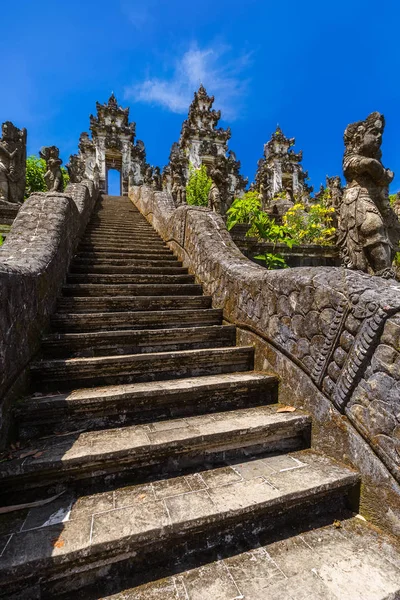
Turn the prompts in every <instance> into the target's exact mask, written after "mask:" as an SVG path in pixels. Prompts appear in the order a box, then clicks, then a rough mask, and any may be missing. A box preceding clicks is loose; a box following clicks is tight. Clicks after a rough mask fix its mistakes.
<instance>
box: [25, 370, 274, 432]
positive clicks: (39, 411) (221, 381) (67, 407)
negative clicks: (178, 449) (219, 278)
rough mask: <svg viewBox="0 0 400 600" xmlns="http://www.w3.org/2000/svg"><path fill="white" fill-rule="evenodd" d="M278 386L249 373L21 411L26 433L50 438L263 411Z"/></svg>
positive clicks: (53, 399)
mask: <svg viewBox="0 0 400 600" xmlns="http://www.w3.org/2000/svg"><path fill="white" fill-rule="evenodd" d="M277 384H278V381H277V379H276V377H274V376H271V375H264V374H261V373H246V372H244V373H230V374H222V375H205V376H202V377H195V378H190V379H172V380H167V381H156V382H145V383H134V384H131V385H123V386H108V387H100V388H86V389H85V388H84V389H80V390H76V391H72V392H70V393H67V394H53V395H51V394H50V395H47V396H42V395H40V394H35V395H34V396H31V397H30V398H28V399H27V400H26V401H25V402H24V403H23V404H22V405H21V406H20V409H19V413H20V420H21V422H22V424H23V425H24V427H25V430H27V431H32V430H34V431H35V432H36V433H37V432H39V434H41V435H43V436H46V435H49V433H50V432H54V431H58V432H63V431H78V430H79V431H81V430H91V429H103V428H104V427H105V426H106V425H109V426H114V427H117V426H119V425H127V424H130V423H132V424H134V423H139V422H142V421H151V420H152V418H153V420H154V419H155V418H163V419H166V418H172V419H176V418H177V417H181V416H191V415H195V414H206V413H213V412H217V411H218V410H219V411H221V410H225V409H227V410H230V409H236V408H248V407H250V406H259V404H260V399H262V402H263V404H264V405H267V404H272V403H275V402H276V401H277V398H278V385H277ZM20 424H21V423H20ZM25 437H27V436H25Z"/></svg>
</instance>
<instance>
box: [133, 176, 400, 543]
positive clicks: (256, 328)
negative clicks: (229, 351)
mask: <svg viewBox="0 0 400 600" xmlns="http://www.w3.org/2000/svg"><path fill="white" fill-rule="evenodd" d="M130 197H131V199H132V201H133V202H134V203H135V204H136V206H137V207H138V208H139V209H140V210H141V212H142V213H143V214H144V215H145V216H146V217H147V219H148V220H149V221H150V222H151V223H152V224H153V226H154V227H155V228H156V230H157V231H158V232H159V233H160V234H161V236H162V237H163V238H164V240H166V241H167V242H168V244H169V246H170V247H171V249H172V250H174V252H175V253H176V254H177V255H178V256H179V258H180V259H181V260H182V261H183V263H184V265H185V266H187V267H188V268H189V271H190V272H192V273H194V274H195V275H196V277H197V278H198V280H199V282H200V283H202V285H203V287H204V291H205V293H208V294H210V295H212V296H213V303H214V306H215V307H216V308H223V310H224V318H225V319H226V321H227V322H230V323H234V324H235V325H237V327H238V329H239V334H238V335H239V341H240V342H241V343H243V344H249V343H252V344H253V345H254V346H255V347H256V350H257V352H256V361H257V365H256V366H257V368H259V369H260V370H261V369H263V370H271V369H272V370H273V371H275V372H276V373H277V374H278V375H279V376H280V377H281V397H283V398H284V399H285V400H286V401H287V402H288V403H290V404H295V405H297V406H299V407H300V406H301V407H304V408H305V409H306V410H308V411H310V412H311V413H312V415H313V418H314V422H315V428H314V432H313V435H314V442H315V444H316V447H318V448H319V449H321V450H324V451H326V452H328V453H330V454H331V455H333V456H335V457H336V458H339V459H342V460H344V461H345V462H348V463H350V464H353V465H354V466H356V467H357V468H358V469H359V470H360V472H361V474H362V476H363V490H362V503H363V510H364V514H368V515H369V516H370V517H371V518H372V520H374V518H375V520H377V521H379V522H380V523H384V524H385V525H386V526H388V527H389V528H392V530H393V531H397V532H400V502H399V499H400V485H399V483H400V312H399V311H400V284H399V283H396V282H394V281H387V280H384V279H382V278H380V277H371V276H369V275H365V274H363V273H360V272H355V271H349V270H346V269H343V268H339V267H330V268H326V267H313V268H308V267H303V268H301V269H286V270H280V271H267V270H266V269H265V268H262V267H260V266H258V265H256V264H254V263H252V262H251V261H249V260H248V259H247V258H246V257H245V256H244V255H243V254H242V253H241V252H240V251H239V249H238V248H237V246H236V245H235V244H234V242H233V240H232V238H231V236H230V234H229V233H228V231H227V230H226V227H225V223H224V221H223V219H222V218H221V217H220V216H219V215H218V214H216V213H213V212H211V211H209V210H208V209H206V208H200V207H189V206H181V207H179V208H177V209H175V207H174V203H173V199H172V197H171V196H170V195H169V194H168V193H166V192H154V191H153V190H150V189H149V188H146V187H141V188H139V187H134V188H132V189H131V190H130ZM377 515H378V517H379V518H378V517H377Z"/></svg>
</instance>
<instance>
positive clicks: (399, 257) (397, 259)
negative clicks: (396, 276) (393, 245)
mask: <svg viewBox="0 0 400 600" xmlns="http://www.w3.org/2000/svg"><path fill="white" fill-rule="evenodd" d="M393 265H394V266H395V267H400V252H396V254H395V256H394V261H393Z"/></svg>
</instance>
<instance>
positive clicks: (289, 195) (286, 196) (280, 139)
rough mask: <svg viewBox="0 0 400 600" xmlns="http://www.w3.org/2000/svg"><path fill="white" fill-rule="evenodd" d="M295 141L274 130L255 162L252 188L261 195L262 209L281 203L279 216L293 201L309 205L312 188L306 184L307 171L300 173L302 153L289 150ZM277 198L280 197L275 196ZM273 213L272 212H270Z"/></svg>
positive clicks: (301, 170) (279, 130)
mask: <svg viewBox="0 0 400 600" xmlns="http://www.w3.org/2000/svg"><path fill="white" fill-rule="evenodd" d="M295 141H296V140H295V138H287V137H286V136H285V135H284V134H283V132H282V130H281V128H280V127H277V128H276V130H275V132H274V133H273V134H272V136H271V139H270V140H269V142H267V143H266V144H265V146H264V157H263V158H261V159H260V160H259V161H258V169H257V173H256V183H255V187H256V189H257V191H258V192H259V193H260V196H261V202H262V207H263V210H266V211H268V210H273V209H274V203H275V202H278V204H282V207H280V208H279V207H276V208H279V210H278V213H281V212H286V210H287V208H288V207H290V205H291V203H293V202H294V201H295V200H299V201H302V202H306V203H307V202H308V200H309V196H310V193H311V192H312V191H313V188H312V187H310V186H309V185H308V184H307V179H308V172H307V171H303V167H302V165H301V161H302V160H303V153H302V151H300V152H297V153H296V152H294V151H293V150H292V149H291V148H292V146H294V144H295ZM278 196H280V197H278ZM273 212H274V211H273Z"/></svg>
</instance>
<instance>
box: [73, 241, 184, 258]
mask: <svg viewBox="0 0 400 600" xmlns="http://www.w3.org/2000/svg"><path fill="white" fill-rule="evenodd" d="M81 252H85V253H87V252H90V253H95V254H103V255H106V256H115V255H116V254H122V255H128V254H129V255H141V256H148V257H149V258H151V257H152V256H153V255H155V256H159V257H160V258H162V260H166V258H165V256H172V257H173V259H174V260H176V257H175V256H174V255H173V254H172V251H171V250H170V249H169V248H168V247H167V246H163V247H160V248H153V247H151V246H147V245H145V244H143V245H135V246H134V245H133V244H129V245H128V246H125V245H123V244H118V242H115V243H114V244H100V243H96V244H84V243H81V244H80V245H79V253H81Z"/></svg>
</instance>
